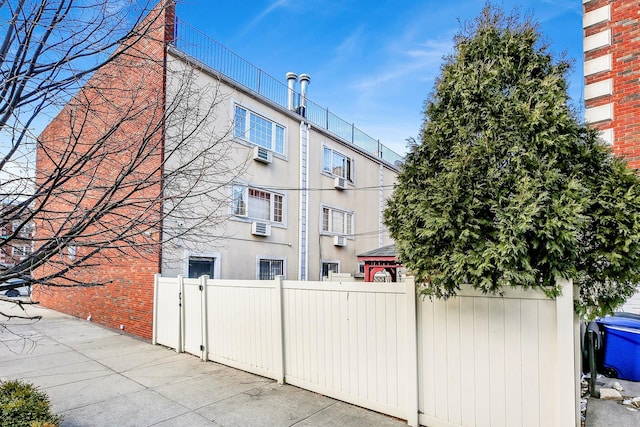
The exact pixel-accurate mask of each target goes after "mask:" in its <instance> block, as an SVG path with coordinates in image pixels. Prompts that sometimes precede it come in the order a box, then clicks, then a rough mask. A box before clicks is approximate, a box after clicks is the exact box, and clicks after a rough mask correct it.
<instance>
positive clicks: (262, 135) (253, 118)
mask: <svg viewBox="0 0 640 427" xmlns="http://www.w3.org/2000/svg"><path fill="white" fill-rule="evenodd" d="M234 123H235V126H234V131H233V135H234V136H236V137H238V138H242V139H244V140H246V141H249V142H251V143H253V144H256V145H259V146H261V147H264V148H266V149H268V150H271V151H275V152H276V153H279V154H284V150H285V146H284V145H285V144H284V126H281V125H279V124H277V123H275V122H272V121H271V120H268V119H265V118H264V117H262V116H259V115H257V114H256V113H254V112H253V111H250V110H247V109H246V108H243V107H240V106H239V105H236V111H235V119H234Z"/></svg>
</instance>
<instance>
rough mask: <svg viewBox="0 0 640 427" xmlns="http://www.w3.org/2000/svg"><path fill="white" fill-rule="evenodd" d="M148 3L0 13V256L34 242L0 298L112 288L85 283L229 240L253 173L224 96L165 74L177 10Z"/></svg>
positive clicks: (2, 282) (175, 73)
mask: <svg viewBox="0 0 640 427" xmlns="http://www.w3.org/2000/svg"><path fill="white" fill-rule="evenodd" d="M142 3H144V4H143V6H140V2H139V1H135V0H128V1H123V0H42V1H35V0H19V1H11V0H7V1H0V20H4V21H3V22H2V23H3V26H4V27H5V28H6V31H5V33H4V38H3V40H2V41H1V42H0V77H1V82H0V204H1V206H0V214H1V215H0V228H2V229H3V230H4V233H3V237H2V239H0V251H3V252H4V253H6V254H12V253H15V252H16V248H18V249H19V248H20V246H19V245H24V244H25V243H24V242H25V241H26V240H28V241H29V242H30V243H31V244H32V251H31V252H30V253H29V254H23V255H21V256H13V263H12V265H11V266H8V267H7V268H5V269H0V295H2V294H3V293H4V292H6V291H7V290H10V289H16V288H18V287H19V286H21V285H19V284H16V283H10V282H7V281H8V280H9V279H15V278H24V279H25V280H26V281H27V284H29V285H34V286H40V287H43V286H55V287H77V286H84V287H86V286H99V285H103V284H105V283H108V279H105V278H101V277H96V278H95V279H94V280H89V281H88V280H86V277H85V276H81V275H78V274H77V273H78V271H86V270H87V269H91V268H92V267H95V266H98V265H102V264H104V263H110V262H113V261H115V260H117V259H119V258H120V257H122V256H134V257H141V258H149V259H159V253H160V250H161V246H162V245H163V244H166V243H169V242H172V241H175V242H179V244H180V245H183V246H185V245H186V246H188V245H190V244H197V243H198V242H199V241H204V240H206V239H212V238H215V236H219V235H220V233H219V231H220V228H221V227H223V224H224V220H225V219H226V217H227V216H228V215H229V212H228V208H227V206H229V203H228V202H229V201H228V198H229V196H230V191H229V187H230V183H231V182H232V181H233V180H234V179H235V178H236V177H237V176H239V175H240V174H241V173H242V172H243V171H244V168H245V164H244V163H239V164H238V163H234V162H233V161H231V159H232V158H233V157H234V156H233V155H232V154H233V151H234V150H235V148H234V146H233V144H232V143H231V141H232V135H231V134H230V132H231V129H232V127H231V123H230V119H226V120H218V118H217V117H216V115H215V112H216V107H217V105H218V104H219V103H220V102H222V101H223V100H224V97H223V96H222V94H221V93H220V90H219V87H218V86H217V85H207V84H204V83H202V79H200V80H199V79H198V73H199V72H201V70H198V69H197V67H193V64H190V65H189V66H185V64H184V62H181V61H179V60H176V61H175V64H168V60H169V57H168V56H167V49H168V46H169V45H170V43H171V41H172V39H171V37H172V31H173V28H172V27H171V25H172V21H171V17H172V13H173V11H172V10H170V12H171V13H169V14H167V13H165V12H167V10H169V9H170V8H172V7H174V6H173V2H172V1H170V0H167V1H166V2H161V4H160V5H158V6H156V7H151V6H150V4H149V3H145V2H142ZM181 64H182V65H181ZM52 118H53V121H51V123H50V124H49V125H48V126H47V128H46V129H45V130H44V131H43V132H42V133H41V134H40V135H39V136H35V133H37V129H38V127H41V126H42V125H43V124H44V123H46V122H49V121H50V120H51V119H52ZM220 123H224V126H221V125H220ZM235 157H237V156H235ZM34 162H36V163H37V173H36V172H35V171H36V168H34ZM205 206H207V208H205ZM211 206H213V207H214V208H211ZM34 225H35V234H34V233H33V232H31V230H32V229H33V228H34ZM27 234H29V237H28V239H27V238H26V237H25V235H27ZM186 236H190V237H189V239H187V238H186ZM18 252H19V250H18ZM34 271H37V273H38V274H37V275H34V274H33V273H34ZM0 299H4V298H2V297H0ZM30 303H33V302H30ZM30 303H27V302H23V303H20V304H25V305H28V304H30ZM0 315H4V316H5V317H6V318H8V319H11V318H13V317H14V316H12V315H8V314H6V313H2V312H0ZM27 318H29V317H27Z"/></svg>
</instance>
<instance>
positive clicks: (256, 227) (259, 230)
mask: <svg viewBox="0 0 640 427" xmlns="http://www.w3.org/2000/svg"><path fill="white" fill-rule="evenodd" d="M251 234H253V235H254V236H271V224H267V223H266V222H252V223H251Z"/></svg>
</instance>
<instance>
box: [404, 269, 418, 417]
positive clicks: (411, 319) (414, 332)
mask: <svg viewBox="0 0 640 427" xmlns="http://www.w3.org/2000/svg"><path fill="white" fill-rule="evenodd" d="M405 283H406V299H405V301H406V310H407V357H408V360H407V424H408V425H410V426H412V427H415V426H418V425H419V424H418V402H419V399H420V397H419V395H418V394H419V392H420V391H419V387H418V317H417V311H416V286H415V279H414V278H413V277H407V280H406V282H405Z"/></svg>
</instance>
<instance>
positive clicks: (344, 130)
mask: <svg viewBox="0 0 640 427" xmlns="http://www.w3.org/2000/svg"><path fill="white" fill-rule="evenodd" d="M147 31H148V32H149V35H150V37H148V38H145V39H143V40H141V41H139V42H137V44H136V46H135V47H136V50H138V51H139V52H144V53H145V55H144V59H142V58H143V56H141V55H135V56H132V58H129V59H126V56H125V59H126V60H121V61H116V62H114V63H111V64H109V65H108V66H107V67H106V68H105V69H104V70H103V69H101V70H98V71H97V72H96V74H95V75H94V76H93V77H92V78H91V80H90V81H89V83H88V84H87V85H86V86H85V87H84V88H83V90H82V91H81V92H82V93H81V94H79V95H76V96H75V97H74V99H73V100H72V101H71V102H70V103H69V105H67V107H65V109H63V111H61V113H60V114H59V115H58V117H56V118H55V119H54V120H53V121H52V122H51V124H50V125H49V126H48V127H47V128H46V129H45V131H44V132H43V133H42V135H41V137H40V139H41V143H42V144H43V147H49V148H51V147H54V148H56V150H49V151H61V152H62V151H64V150H62V149H60V150H58V149H57V147H63V146H64V145H65V144H68V139H69V138H68V135H69V133H70V129H69V123H70V121H69V117H71V116H73V117H74V120H76V121H77V119H76V118H75V117H76V116H77V115H78V112H77V111H76V110H77V108H76V107H74V105H76V106H78V105H80V107H81V109H82V106H83V103H86V102H92V101H91V100H94V99H108V101H109V102H108V104H107V103H105V106H102V105H101V107H100V109H95V111H103V110H104V111H108V112H113V113H114V114H115V113H116V112H118V111H121V110H126V109H132V108H134V109H139V110H140V111H144V114H139V115H138V116H136V118H135V120H133V122H132V124H131V125H130V126H127V132H126V135H125V137H126V138H123V140H126V141H127V143H129V144H130V146H131V150H135V149H136V147H139V145H140V144H141V141H142V139H143V138H142V137H138V136H137V133H136V131H137V130H138V129H140V128H144V127H145V126H146V127H148V126H149V123H156V122H157V123H162V126H163V129H162V132H161V133H159V135H160V136H159V137H158V138H160V139H159V140H158V141H156V142H157V143H156V144H155V145H153V147H154V148H152V149H147V150H149V152H148V153H146V158H147V162H148V167H149V169H150V170H154V167H157V170H158V171H159V172H158V173H164V172H165V171H166V170H171V169H172V168H179V167H181V165H182V164H184V162H185V159H186V158H188V155H189V153H185V156H186V157H185V156H177V155H174V156H168V155H167V154H166V153H167V152H168V151H169V148H170V147H171V146H172V144H175V143H177V142H176V141H179V140H180V141H181V143H184V142H185V141H186V142H187V143H190V142H189V141H194V142H193V143H192V144H191V145H190V146H188V147H187V148H188V150H187V151H189V150H191V151H194V152H195V151H198V150H201V149H202V150H207V149H211V148H210V146H209V145H207V144H208V141H209V140H211V141H213V140H219V139H220V140H222V139H225V140H226V143H225V144H223V145H221V147H222V146H224V147H225V152H224V158H221V162H224V164H225V165H226V169H225V168H219V169H217V170H215V171H214V170H212V171H207V170H194V171H192V176H193V177H194V182H193V183H187V185H188V186H193V187H195V188H199V187H201V188H199V189H198V191H200V193H201V194H202V195H203V196H205V195H210V193H215V194H216V195H217V196H216V197H213V198H210V199H207V198H205V197H203V198H202V199H203V202H202V203H201V204H199V205H196V204H194V205H193V206H192V209H193V213H194V214H193V216H190V215H189V214H188V213H187V214H186V215H185V214H183V215H182V216H178V215H171V214H170V213H169V214H167V212H172V209H174V208H175V206H174V205H171V206H169V202H167V201H171V203H174V202H175V200H177V198H176V199H171V197H165V198H164V199H162V200H164V202H163V203H164V204H163V205H162V206H160V205H158V206H153V207H152V209H150V210H151V211H153V210H154V209H155V214H157V215H159V216H161V217H163V218H164V219H163V221H162V222H161V224H162V227H161V228H159V229H157V230H156V229H154V228H153V227H150V228H149V229H148V230H145V231H144V232H143V233H142V232H141V233H140V234H139V235H138V236H136V237H135V238H134V241H135V242H138V243H140V246H141V247H142V244H143V243H144V245H145V246H144V248H145V250H144V251H142V252H143V253H142V252H141V251H140V250H137V251H134V250H130V249H128V248H127V247H126V246H125V247H122V248H119V249H118V252H117V253H116V252H109V251H104V252H102V253H101V254H100V255H99V256H96V257H94V262H93V265H92V266H91V267H90V268H85V269H81V270H78V271H74V272H73V274H74V277H75V280H77V281H79V282H82V281H83V280H89V279H92V278H96V277H102V278H103V279H104V282H108V283H107V284H106V285H104V286H100V287H93V288H86V289H85V288H75V287H74V288H70V289H64V290H59V289H56V288H50V289H48V290H47V292H40V293H39V294H38V295H36V296H37V298H39V299H40V300H41V302H42V303H43V305H45V306H49V307H52V308H55V309H58V310H61V311H64V312H67V313H70V314H73V315H75V316H78V317H82V318H88V317H89V316H91V319H92V320H93V321H97V322H100V323H103V324H105V325H107V326H110V327H114V328H121V329H124V330H125V331H128V332H131V333H134V334H136V335H139V336H142V337H146V338H149V337H150V336H151V325H152V305H153V274H155V273H162V274H163V275H169V276H176V275H184V276H189V277H198V276H200V275H203V274H207V275H209V276H211V277H213V278H223V279H247V280H249V279H250V280H256V279H258V280H260V279H267V280H268V279H272V278H273V277H274V276H276V275H284V276H285V277H286V279H297V280H322V278H323V276H327V275H328V273H329V272H335V273H361V272H362V268H363V266H362V265H361V264H360V263H359V262H358V259H357V254H360V253H363V252H365V251H368V250H371V249H375V248H378V247H382V246H385V245H389V244H390V243H392V242H391V240H390V237H389V234H388V232H387V230H386V228H385V227H384V225H383V221H382V218H383V216H382V212H383V209H384V204H385V200H386V198H387V197H389V196H390V195H391V193H392V190H393V184H394V183H395V179H396V175H397V172H398V170H399V167H400V164H401V161H402V158H401V157H400V156H399V155H398V154H396V153H394V152H393V151H391V150H389V149H388V148H386V147H385V146H384V145H382V144H380V142H379V141H377V140H376V139H374V138H372V137H370V136H368V135H367V134H365V133H364V132H362V131H361V130H359V129H358V128H356V127H355V126H354V125H352V124H350V123H348V122H346V121H344V120H342V119H341V118H339V117H337V116H335V115H333V114H332V113H330V112H329V111H328V110H327V109H324V108H322V107H320V106H318V105H316V104H314V103H313V102H312V101H311V99H310V98H312V97H311V96H310V93H312V91H311V90H310V89H309V88H310V87H312V84H311V77H310V76H309V75H307V74H299V75H298V74H296V73H288V74H287V75H286V76H282V78H280V79H279V78H273V77H271V76H269V75H268V74H267V73H265V72H264V71H262V70H260V69H258V68H256V67H254V66H253V65H251V64H250V63H249V62H247V61H246V60H244V59H243V58H240V57H238V56H236V55H235V54H233V53H232V52H230V51H229V50H227V49H226V48H224V47H223V46H221V45H219V44H218V43H216V42H215V41H214V40H212V39H209V38H208V37H207V36H205V35H202V34H201V33H198V32H197V31H196V30H195V29H192V28H190V27H189V26H188V24H186V23H183V22H180V25H179V26H177V25H176V17H175V12H174V8H173V6H171V4H170V3H169V6H168V7H167V8H166V9H164V10H163V11H162V12H161V17H160V19H157V20H156V25H154V26H153V27H152V28H149V29H147ZM132 64H133V66H132ZM187 80H188V81H187ZM118 85H120V86H122V85H124V86H125V89H129V88H132V87H135V88H136V90H138V91H141V94H142V96H139V97H138V98H136V99H135V102H134V104H132V105H129V104H127V102H130V100H127V99H126V97H123V96H121V95H113V94H110V93H109V90H110V89H111V88H112V87H114V86H118ZM187 86H188V87H189V88H190V89H189V90H190V92H189V93H191V94H192V95H193V96H188V97H184V91H183V89H184V88H185V87H187ZM106 88H109V90H108V89H106ZM154 98H160V100H161V104H162V105H164V106H165V107H163V108H164V110H163V111H159V110H157V109H155V108H147V109H144V108H139V107H140V106H139V105H137V104H140V103H145V102H150V101H151V100H153V99H154ZM87 100H88V101H87ZM136 103H137V104H136ZM186 104H190V105H188V106H186V107H185V105H186ZM174 108H176V109H177V108H183V109H191V111H194V115H195V112H196V111H202V110H207V109H208V108H210V109H211V110H212V111H210V112H209V113H210V114H207V115H202V116H201V121H198V120H195V119H194V120H193V122H192V121H191V120H189V117H190V115H185V116H184V117H185V119H184V120H181V121H179V122H173V123H170V122H168V121H164V122H163V121H161V118H162V117H166V116H167V114H168V111H169V110H170V109H174ZM92 114H93V113H92ZM104 114H107V113H104ZM104 117H106V115H105V116H104ZM102 119H103V117H102V116H99V115H97V116H93V118H91V120H88V121H89V122H90V123H91V124H92V125H93V126H92V128H91V129H92V131H93V132H99V131H100V126H102ZM96 122H99V124H97V123H96ZM185 134H186V135H189V138H187V139H186V140H181V138H182V137H183V136H184V135H185ZM87 137H88V138H89V140H90V138H91V135H87ZM127 138H128V139H127ZM154 150H155V151H154ZM43 151H45V150H39V155H38V159H37V162H38V164H37V169H38V172H37V173H38V178H37V179H44V178H45V177H46V176H48V174H49V173H50V170H51V162H52V161H51V160H50V157H51V155H50V153H47V155H44V154H43ZM163 155H164V159H163ZM100 167H101V166H100ZM220 170H224V172H220ZM103 173H104V174H105V175H107V176H108V175H109V174H110V173H112V172H111V171H110V170H108V169H107V170H104V171H103ZM216 174H217V175H216ZM93 175H100V174H93ZM211 175H216V176H214V177H212V176H211ZM196 176H198V177H200V178H203V179H197V178H196ZM214 178H215V179H214ZM212 182H217V183H218V185H215V186H212V187H207V186H208V185H212V184H211V183H212ZM173 184H176V183H175V182H174V183H173ZM178 184H180V185H183V184H185V183H184V182H180V183H178ZM178 184H176V185H175V188H177V187H180V185H178ZM69 185H72V186H76V187H77V188H84V187H87V186H89V187H90V183H89V182H88V181H87V182H83V181H82V179H79V180H77V181H76V182H71V184H69ZM214 187H215V188H214ZM175 188H174V187H170V186H168V185H167V186H163V181H161V180H159V181H158V184H153V185H149V188H145V189H144V190H143V191H144V192H145V193H153V192H157V193H158V194H160V193H162V192H164V194H165V195H166V194H169V196H170V195H171V192H172V191H177V190H175ZM176 194H177V193H176ZM177 195H178V194H177ZM215 201H217V202H215ZM52 203H53V204H54V205H55V210H56V211H58V212H65V209H67V210H69V209H72V208H73V207H71V206H66V205H65V203H66V202H65V201H64V200H62V199H60V200H56V199H53V201H52ZM174 204H175V203H174ZM197 212H199V213H204V214H211V216H212V217H215V218H218V219H219V221H217V222H216V223H215V226H209V227H206V228H205V227H198V224H195V225H194V224H193V223H194V222H197V220H196V219H195V218H196V217H197V218H200V217H201V215H198V214H197ZM152 214H153V212H152ZM60 216H61V217H62V216H63V215H60ZM205 216H206V215H205ZM48 229H49V230H50V229H53V227H50V226H49V227H39V228H38V230H39V232H41V233H45V234H46V233H47V230H48ZM184 229H186V230H187V231H186V232H181V230H184ZM204 235H206V236H208V237H207V238H203V236H204ZM172 236H175V237H174V238H172ZM43 237H45V236H44V235H43ZM78 240H79V243H78V244H77V247H76V246H74V247H73V248H70V249H69V251H70V252H69V254H68V256H69V257H70V256H73V257H74V258H75V257H78V256H81V253H82V250H83V248H84V247H88V246H89V245H90V244H91V242H90V241H86V242H85V243H82V242H81V241H80V240H81V238H79V239H78ZM40 274H46V268H43V269H42V270H41V271H40Z"/></svg>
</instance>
